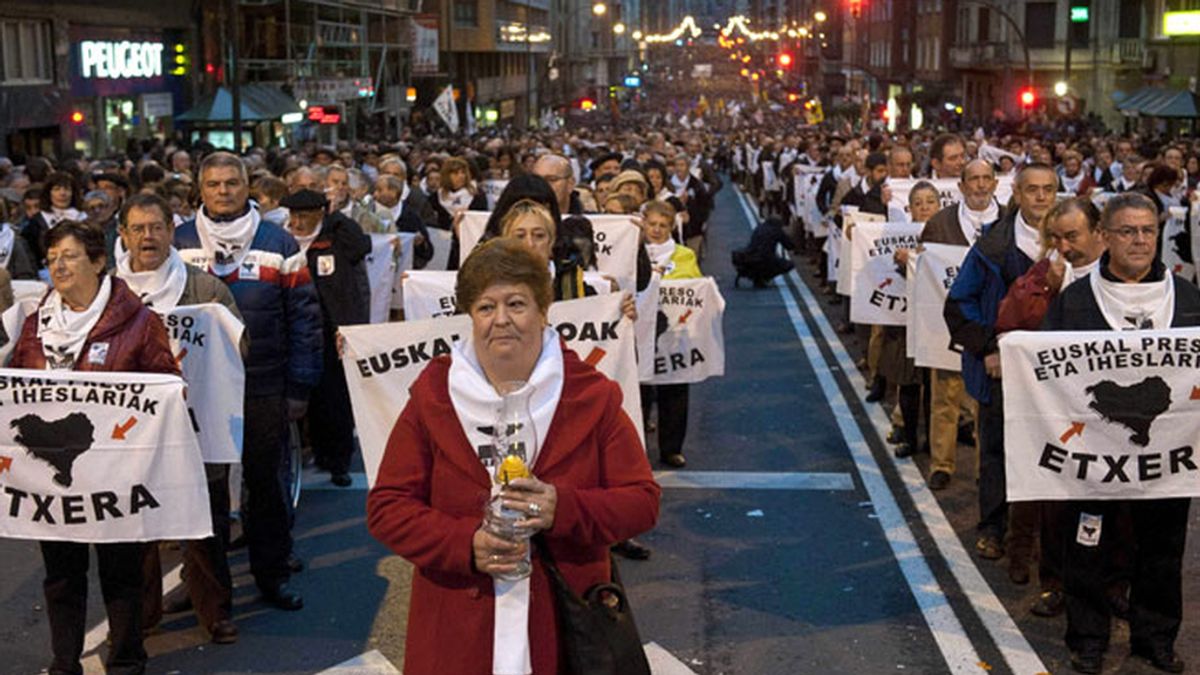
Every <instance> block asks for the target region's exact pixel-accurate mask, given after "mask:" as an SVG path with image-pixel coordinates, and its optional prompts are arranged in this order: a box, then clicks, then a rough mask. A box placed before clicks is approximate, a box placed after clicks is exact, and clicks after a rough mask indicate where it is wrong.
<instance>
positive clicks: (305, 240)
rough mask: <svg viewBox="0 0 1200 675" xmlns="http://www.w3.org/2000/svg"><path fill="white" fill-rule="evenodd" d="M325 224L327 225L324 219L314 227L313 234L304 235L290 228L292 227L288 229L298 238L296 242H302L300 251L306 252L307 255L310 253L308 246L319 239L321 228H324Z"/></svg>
mask: <svg viewBox="0 0 1200 675" xmlns="http://www.w3.org/2000/svg"><path fill="white" fill-rule="evenodd" d="M324 226H325V221H324V220H322V221H321V222H319V223H317V227H316V228H315V229H313V231H312V234H306V235H303V236H302V235H299V234H296V232H295V230H293V229H292V228H290V227H289V228H288V229H287V231H288V232H289V233H290V234H291V235H292V236H293V237H295V238H296V243H297V244H300V252H301V253H304V254H306V255H307V254H308V247H309V246H312V243H313V242H314V241H316V240H317V237H319V236H320V235H321V228H322V227H324Z"/></svg>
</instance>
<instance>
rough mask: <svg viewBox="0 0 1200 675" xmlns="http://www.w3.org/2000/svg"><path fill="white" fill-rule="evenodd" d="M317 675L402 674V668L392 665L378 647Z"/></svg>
mask: <svg viewBox="0 0 1200 675" xmlns="http://www.w3.org/2000/svg"><path fill="white" fill-rule="evenodd" d="M316 675H400V669H399V668H397V667H396V666H394V665H392V662H391V661H388V660H387V657H386V656H384V655H383V654H381V653H379V650H378V649H372V650H371V651H369V652H367V653H366V654H362V655H359V656H356V657H354V658H352V659H350V660H349V661H343V662H342V663H339V664H337V665H336V666H333V667H332V668H326V669H325V670H322V671H321V672H319V673H317V674H316Z"/></svg>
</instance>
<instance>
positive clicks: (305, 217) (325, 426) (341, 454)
mask: <svg viewBox="0 0 1200 675" xmlns="http://www.w3.org/2000/svg"><path fill="white" fill-rule="evenodd" d="M280 203H281V204H282V205H283V206H285V207H287V209H288V211H289V212H290V214H291V221H290V222H289V223H288V231H290V232H291V233H292V235H293V236H294V237H296V241H297V242H298V243H299V244H300V250H301V252H302V253H304V254H305V256H307V258H308V271H309V274H310V275H311V276H312V279H313V283H314V284H316V286H317V296H318V297H319V298H320V301H321V319H322V321H321V325H322V341H321V344H322V345H324V349H323V353H324V368H323V369H322V370H321V381H320V383H319V384H318V385H317V387H316V389H314V390H313V393H312V405H311V406H309V409H308V421H309V425H308V429H309V433H310V434H311V437H312V446H313V454H314V455H316V459H317V465H318V466H319V467H321V468H323V469H327V470H328V471H329V473H330V475H331V480H332V482H333V484H334V485H337V486H338V487H349V486H350V483H351V480H350V458H351V456H353V454H354V416H353V414H352V412H351V410H350V392H349V390H348V389H347V388H346V376H345V374H344V373H343V371H342V361H341V359H340V358H338V350H337V330H338V328H339V327H340V326H351V325H355V324H362V323H369V322H370V320H371V316H370V307H371V302H370V299H371V291H370V287H369V285H368V282H367V268H366V265H364V264H363V259H364V258H366V257H367V255H368V254H369V253H370V252H371V239H370V238H369V237H367V236H366V235H365V234H363V232H362V230H361V229H359V227H358V224H357V223H355V222H354V221H353V220H351V219H350V218H347V217H346V216H345V215H343V214H342V213H341V212H339V211H334V212H333V213H328V214H327V213H326V208H327V207H328V202H327V201H326V199H325V195H323V194H321V193H320V192H316V191H313V190H300V191H299V192H296V193H293V194H290V195H288V196H286V197H284V198H283V201H282V202H280Z"/></svg>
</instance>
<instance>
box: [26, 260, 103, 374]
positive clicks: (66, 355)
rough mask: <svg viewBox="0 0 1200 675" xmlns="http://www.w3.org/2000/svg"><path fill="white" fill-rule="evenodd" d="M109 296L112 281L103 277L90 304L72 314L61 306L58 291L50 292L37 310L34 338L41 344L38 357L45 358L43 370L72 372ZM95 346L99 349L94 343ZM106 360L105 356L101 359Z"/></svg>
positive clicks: (63, 305) (64, 306) (62, 303)
mask: <svg viewBox="0 0 1200 675" xmlns="http://www.w3.org/2000/svg"><path fill="white" fill-rule="evenodd" d="M111 296H112V281H111V280H110V279H109V277H108V275H107V274H105V275H104V276H103V278H101V279H100V290H99V291H98V292H97V293H96V297H95V298H93V299H92V304H90V305H88V307H87V309H85V310H83V311H82V312H76V311H74V310H72V309H70V308H69V307H67V305H66V303H64V302H63V299H62V296H61V295H59V294H58V291H51V292H50V295H49V296H47V297H46V301H45V302H44V303H42V306H41V308H40V309H39V310H38V332H37V335H38V338H39V339H40V340H41V341H42V354H43V355H45V357H46V369H47V370H72V369H73V368H75V363H76V362H77V361H78V360H79V356H80V354H79V352H80V351H82V350H83V344H84V343H85V342H87V337H88V334H89V333H91V332H92V329H93V328H95V327H96V322H98V321H99V320H100V315H101V314H103V313H104V308H105V307H107V306H108V299H109V298H110V297H111ZM96 346H99V343H97V345H96ZM105 356H107V354H106V355H105Z"/></svg>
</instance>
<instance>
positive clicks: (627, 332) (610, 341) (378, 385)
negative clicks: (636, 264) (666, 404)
mask: <svg viewBox="0 0 1200 675" xmlns="http://www.w3.org/2000/svg"><path fill="white" fill-rule="evenodd" d="M549 321H550V323H551V324H552V325H554V326H555V328H556V329H557V330H558V333H559V335H560V336H562V338H563V339H564V340H565V341H566V343H567V347H568V348H570V349H572V350H574V351H575V352H576V353H577V354H578V355H579V358H581V359H583V360H584V361H586V362H588V363H590V364H592V365H593V366H595V367H596V369H597V370H599V371H600V372H602V373H604V374H605V375H607V376H608V377H610V378H612V379H613V380H614V381H616V382H617V384H618V385H620V387H621V394H622V396H623V400H622V403H621V407H622V409H624V411H625V413H626V414H627V415H629V419H630V420H631V421H632V422H633V424H634V426H635V427H636V428H637V430H638V434H639V435H641V433H642V404H641V397H640V395H639V390H638V377H637V363H636V358H637V357H636V355H635V347H634V337H633V324H632V322H630V321H629V319H627V318H624V316H623V315H622V314H621V296H620V295H617V294H609V295H599V296H592V297H589V298H582V299H579V300H568V301H563V302H556V303H554V304H552V305H551V306H550V314H549ZM470 332H471V319H470V317H468V316H467V315H465V314H457V315H454V316H449V317H443V318H440V319H427V320H424V321H404V322H401V323H392V324H387V325H375V326H372V325H366V326H346V327H343V328H342V335H343V336H344V337H345V339H346V351H345V355H344V356H343V357H342V363H343V364H344V365H345V371H346V383H347V385H348V387H349V389H350V401H351V403H352V408H353V410H354V422H355V426H356V428H357V429H358V437H359V441H360V444H361V445H362V451H363V464H364V465H365V467H366V472H367V482H368V483H369V484H374V482H375V475H376V473H377V472H378V470H379V462H380V461H381V460H382V458H383V450H384V448H385V447H386V445H387V439H388V436H389V435H391V433H392V427H393V426H395V424H396V419H397V418H399V417H400V413H401V411H403V410H404V406H405V405H406V404H407V403H408V397H409V391H408V390H409V387H410V386H412V383H413V382H415V381H416V379H417V376H418V375H420V374H421V371H422V370H424V369H425V366H426V364H427V363H428V362H429V361H430V360H431V359H433V358H434V357H437V356H441V355H445V354H449V353H450V346H451V345H452V344H454V343H455V342H457V341H458V340H460V339H462V338H463V336H465V335H468V334H469V333H470Z"/></svg>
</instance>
